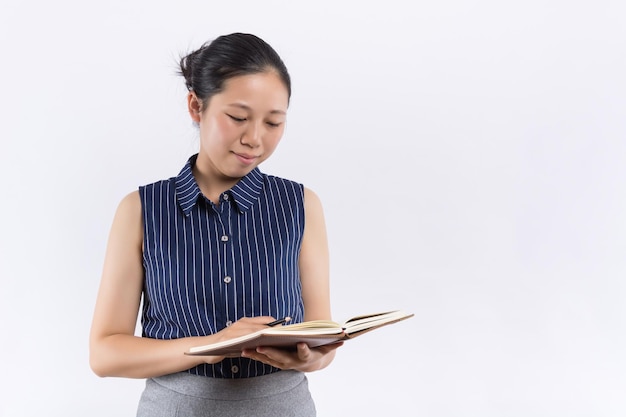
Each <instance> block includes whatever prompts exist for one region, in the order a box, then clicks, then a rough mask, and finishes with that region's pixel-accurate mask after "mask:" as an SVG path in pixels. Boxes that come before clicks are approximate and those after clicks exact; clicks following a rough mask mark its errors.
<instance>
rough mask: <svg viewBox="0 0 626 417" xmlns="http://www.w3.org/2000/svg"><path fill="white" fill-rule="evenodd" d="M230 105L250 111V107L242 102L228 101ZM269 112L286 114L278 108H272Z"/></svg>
mask: <svg viewBox="0 0 626 417" xmlns="http://www.w3.org/2000/svg"><path fill="white" fill-rule="evenodd" d="M229 106H230V107H238V108H240V109H243V110H247V111H252V109H251V108H250V106H248V105H246V104H243V103H230V104H229ZM270 114H281V115H286V114H287V112H286V111H284V110H280V109H274V110H270Z"/></svg>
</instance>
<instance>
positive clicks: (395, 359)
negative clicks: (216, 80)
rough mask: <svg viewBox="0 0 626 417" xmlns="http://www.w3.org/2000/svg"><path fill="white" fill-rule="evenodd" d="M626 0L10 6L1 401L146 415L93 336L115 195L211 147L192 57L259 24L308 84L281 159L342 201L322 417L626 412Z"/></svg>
mask: <svg viewBox="0 0 626 417" xmlns="http://www.w3.org/2000/svg"><path fill="white" fill-rule="evenodd" d="M625 12H626V7H625V6H624V3H623V1H621V0H615V1H602V0H599V1H593V2H592V1H565V0H563V1H532V0H531V1H525V2H503V1H495V0H494V1H485V0H483V1H473V2H466V1H458V0H457V1H453V0H443V1H430V2H409V1H405V2H401V1H392V0H388V1H377V2H367V1H343V2H342V1H319V0H318V1H316V2H295V1H292V2H287V1H263V2H259V1H233V2H226V1H224V2H209V1H195V2H192V1H178V2H160V1H157V2H155V1H147V0H140V1H128V0H124V1H122V0H110V1H106V2H89V1H72V0H59V1H53V2H50V1H43V0H40V1H34V2H28V1H17V0H3V2H2V5H1V7H0V54H1V58H0V59H1V61H0V62H1V64H2V65H1V69H0V71H1V76H0V120H1V122H0V141H1V142H0V170H1V172H0V174H1V178H2V179H3V187H2V205H1V207H2V214H1V216H0V227H1V229H0V278H1V288H0V334H1V335H2V336H1V337H2V343H1V344H0V361H1V368H0V378H1V379H2V385H3V388H2V391H0V415H1V416H7V417H18V416H39V415H47V416H78V415H89V416H112V415H114V416H132V415H134V412H135V407H136V403H137V400H138V397H139V394H140V391H141V389H142V386H143V381H140V380H126V379H120V378H109V379H100V378H98V377H96V376H95V375H94V374H92V373H91V371H90V369H89V366H88V347H87V340H88V332H89V326H90V321H91V315H92V311H93V305H94V300H95V296H96V291H97V286H98V282H99V278H100V271H101V267H102V261H103V256H104V248H105V244H106V239H107V235H108V230H109V227H110V224H111V220H112V218H113V213H114V210H115V208H116V206H117V204H118V202H119V200H120V199H121V198H122V197H123V196H124V195H125V194H127V193H128V192H130V191H132V190H134V189H136V188H137V186H139V185H141V184H145V183H148V182H152V181H156V180H159V179H162V178H167V177H169V176H172V175H175V174H177V173H178V171H179V170H180V168H181V167H182V165H183V164H184V162H185V161H186V159H187V157H188V156H189V155H191V154H192V153H194V152H195V151H196V149H197V132H196V130H195V129H194V128H193V126H192V124H191V121H190V120H189V118H188V116H187V114H186V111H185V89H184V84H183V80H182V78H181V77H179V76H177V75H176V74H175V72H176V63H177V59H178V57H179V56H180V55H181V54H184V53H186V52H188V51H190V50H192V49H195V48H197V47H198V46H200V44H201V43H202V42H204V41H206V40H210V39H212V38H214V37H216V36H218V35H221V34H224V33H229V32H233V31H244V32H251V33H255V34H257V35H260V36H261V37H263V38H264V39H265V40H267V41H268V42H269V43H270V44H272V45H273V46H274V47H275V48H276V49H277V51H278V52H279V53H280V54H281V55H282V57H283V59H284V60H285V62H286V64H287V66H288V68H289V70H290V72H291V75H292V78H293V89H294V92H293V98H292V105H291V108H290V114H289V121H288V127H287V131H286V134H285V137H284V139H283V142H282V143H281V145H280V147H279V149H278V151H277V152H276V153H275V155H274V156H273V159H271V160H270V161H268V162H266V164H265V165H264V166H262V169H263V170H264V171H265V172H268V173H272V174H275V175H280V176H283V177H287V178H291V179H294V180H297V181H300V182H303V183H304V184H305V185H307V186H309V187H310V188H312V189H313V190H315V191H316V192H317V193H318V194H319V196H320V197H321V198H322V201H323V203H324V207H325V212H326V217H327V226H328V233H329V239H330V246H331V251H332V290H333V304H334V315H335V316H336V319H337V320H342V319H345V318H348V317H349V316H351V315H354V314H359V313H369V312H374V311H381V310H387V309H395V308H402V309H405V310H408V311H411V312H414V313H415V314H416V316H415V317H414V318H413V319H411V320H409V321H406V322H403V323H400V324H398V325H394V326H391V327H388V328H384V329H381V330H379V331H378V332H374V333H370V334H368V335H365V336H363V339H362V340H358V341H353V342H350V343H349V344H347V345H346V346H344V348H342V350H341V352H340V353H339V354H338V356H337V359H336V360H335V362H334V363H333V364H332V366H331V367H329V368H327V369H326V370H324V371H321V372H318V373H313V374H310V375H309V378H310V384H311V390H312V392H313V395H314V397H315V399H316V401H317V406H318V411H319V415H320V416H336V415H340V414H342V415H359V416H380V415H386V414H393V415H400V416H428V417H440V416H441V417H443V416H446V417H447V416H455V417H458V416H462V417H465V416H481V417H483V416H494V417H505V416H506V417H508V416H594V417H597V416H624V415H626V395H625V392H626V355H625V354H624V352H626V334H625V332H624V331H625V326H624V325H625V319H626V303H625V297H626V280H625V279H624V278H625V273H626V256H625V254H626V216H625V215H626V195H625V186H626V140H625V139H626V125H625V119H626V118H625V116H626V82H625V77H624V74H626V54H625V52H624V51H625V50H626V26H625V25H624V16H625Z"/></svg>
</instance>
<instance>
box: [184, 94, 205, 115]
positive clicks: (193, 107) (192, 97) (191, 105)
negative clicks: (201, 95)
mask: <svg viewBox="0 0 626 417" xmlns="http://www.w3.org/2000/svg"><path fill="white" fill-rule="evenodd" d="M187 110H188V111H189V115H190V116H191V120H193V121H194V122H196V123H200V119H201V115H202V102H201V101H200V100H199V99H198V97H197V96H196V94H195V93H194V92H193V91H190V92H189V94H187Z"/></svg>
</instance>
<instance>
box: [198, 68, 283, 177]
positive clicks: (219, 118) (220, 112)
mask: <svg viewBox="0 0 626 417" xmlns="http://www.w3.org/2000/svg"><path fill="white" fill-rule="evenodd" d="M194 99H195V96H194V95H193V94H191V93H190V99H189V100H190V101H189V108H190V112H191V115H192V118H193V119H194V120H195V121H196V122H198V124H199V126H200V151H199V155H198V160H197V162H196V164H197V165H200V166H199V168H200V169H201V170H203V171H205V172H206V173H207V174H209V175H212V176H215V177H214V178H216V179H222V180H226V181H228V180H232V179H239V178H241V177H243V176H245V175H246V174H248V173H249V172H250V171H252V170H253V169H254V168H255V167H256V166H258V165H259V164H260V163H261V162H263V161H265V160H266V159H267V158H269V157H270V155H272V153H273V152H274V150H275V149H276V146H277V145H278V142H280V139H281V137H282V135H283V132H284V130H285V122H286V116H287V107H288V105H289V97H288V93H287V89H286V88H285V85H284V84H283V82H282V81H281V79H280V77H279V76H278V75H277V74H276V73H275V72H273V71H268V72H262V73H257V74H250V75H241V76H237V77H233V78H230V79H229V80H227V81H226V83H225V84H224V89H223V91H222V92H221V93H219V94H216V95H214V96H213V97H211V99H210V100H209V102H208V103H207V107H206V109H204V111H202V112H201V113H197V112H196V113H195V117H194V113H193V111H192V109H193V107H194V104H193V100H194ZM196 101H197V99H196Z"/></svg>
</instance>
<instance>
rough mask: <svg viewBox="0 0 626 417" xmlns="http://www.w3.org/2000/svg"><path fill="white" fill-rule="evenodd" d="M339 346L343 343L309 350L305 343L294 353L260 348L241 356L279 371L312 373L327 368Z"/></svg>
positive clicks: (299, 345) (247, 351)
mask: <svg viewBox="0 0 626 417" xmlns="http://www.w3.org/2000/svg"><path fill="white" fill-rule="evenodd" d="M341 345H343V342H337V343H333V344H330V345H325V346H319V347H315V348H309V347H308V346H307V344H306V343H298V347H297V350H296V351H288V350H284V349H277V348H272V347H267V346H261V347H258V348H256V349H247V350H244V351H243V352H242V355H241V356H243V357H244V358H250V359H254V360H256V361H260V362H263V363H266V364H268V365H271V366H274V367H276V368H280V369H293V370H296V371H301V372H312V371H317V370H320V369H323V368H325V367H326V366H328V364H330V363H331V362H332V360H333V358H334V357H335V350H336V349H337V348H338V347H340V346H341Z"/></svg>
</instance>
